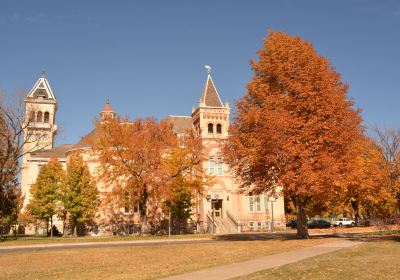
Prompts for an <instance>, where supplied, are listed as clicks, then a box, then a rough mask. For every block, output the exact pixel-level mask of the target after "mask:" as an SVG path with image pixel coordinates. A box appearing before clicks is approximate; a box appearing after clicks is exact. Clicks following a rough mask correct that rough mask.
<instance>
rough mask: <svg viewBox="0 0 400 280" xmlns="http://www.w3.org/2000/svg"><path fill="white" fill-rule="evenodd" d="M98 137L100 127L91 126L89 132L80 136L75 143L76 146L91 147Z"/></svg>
mask: <svg viewBox="0 0 400 280" xmlns="http://www.w3.org/2000/svg"><path fill="white" fill-rule="evenodd" d="M99 138H100V129H98V128H97V127H95V128H93V130H92V131H91V132H89V133H88V134H86V135H85V136H83V137H82V138H81V140H80V141H79V142H78V143H77V144H76V146H77V147H80V148H81V147H91V146H92V145H93V142H94V141H95V140H97V139H99Z"/></svg>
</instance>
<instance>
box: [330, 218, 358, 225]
mask: <svg viewBox="0 0 400 280" xmlns="http://www.w3.org/2000/svg"><path fill="white" fill-rule="evenodd" d="M355 225H356V222H355V221H354V220H350V219H347V218H340V219H339V220H337V221H335V222H334V223H333V226H335V227H342V226H352V227H354V226H355Z"/></svg>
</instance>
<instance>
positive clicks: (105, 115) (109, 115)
mask: <svg viewBox="0 0 400 280" xmlns="http://www.w3.org/2000/svg"><path fill="white" fill-rule="evenodd" d="M116 116H117V113H115V112H114V110H113V109H112V108H111V105H110V100H109V99H107V101H106V105H105V106H104V108H103V111H101V112H100V118H101V121H106V120H109V119H113V118H115V117H116Z"/></svg>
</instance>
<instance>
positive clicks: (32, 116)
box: [29, 111, 35, 123]
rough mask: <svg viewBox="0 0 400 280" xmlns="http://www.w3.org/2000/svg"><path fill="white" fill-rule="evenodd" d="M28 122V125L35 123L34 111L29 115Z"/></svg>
mask: <svg viewBox="0 0 400 280" xmlns="http://www.w3.org/2000/svg"><path fill="white" fill-rule="evenodd" d="M29 122H30V123H32V122H35V112H34V111H31V112H30V113H29Z"/></svg>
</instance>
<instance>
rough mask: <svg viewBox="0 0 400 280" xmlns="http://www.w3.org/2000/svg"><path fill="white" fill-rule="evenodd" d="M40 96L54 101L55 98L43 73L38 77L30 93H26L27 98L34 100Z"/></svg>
mask: <svg viewBox="0 0 400 280" xmlns="http://www.w3.org/2000/svg"><path fill="white" fill-rule="evenodd" d="M40 96H42V97H43V98H45V99H54V100H56V96H55V95H54V93H53V91H52V90H51V87H50V84H49V82H48V81H47V79H46V77H45V75H44V73H42V74H41V75H40V78H39V80H38V81H37V82H36V84H35V85H34V86H33V88H32V89H31V91H30V92H29V93H28V96H27V98H33V99H36V98H38V97H40Z"/></svg>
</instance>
